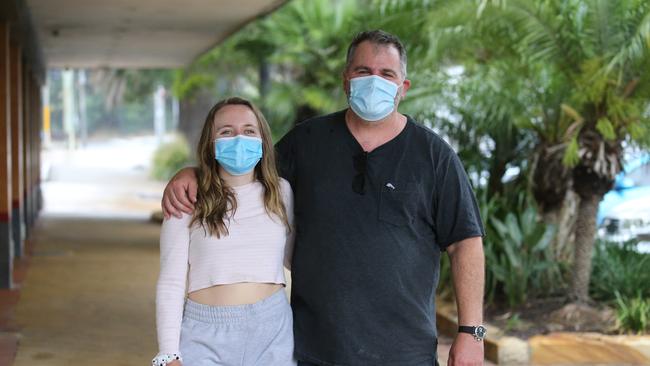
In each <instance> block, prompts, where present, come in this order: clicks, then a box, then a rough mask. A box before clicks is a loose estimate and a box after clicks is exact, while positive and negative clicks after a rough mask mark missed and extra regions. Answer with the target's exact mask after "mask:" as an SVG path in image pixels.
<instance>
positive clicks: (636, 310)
mask: <svg viewBox="0 0 650 366" xmlns="http://www.w3.org/2000/svg"><path fill="white" fill-rule="evenodd" d="M615 296H616V321H617V326H618V329H619V330H620V331H621V332H623V333H637V334H641V333H643V332H646V331H647V330H648V320H650V299H648V298H644V297H643V296H642V295H641V292H639V293H638V294H637V296H635V297H630V298H624V297H623V296H621V294H620V293H619V292H618V291H615Z"/></svg>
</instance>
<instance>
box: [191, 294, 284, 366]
mask: <svg viewBox="0 0 650 366" xmlns="http://www.w3.org/2000/svg"><path fill="white" fill-rule="evenodd" d="M180 351H181V354H182V355H183V366H294V365H296V360H295V359H294V356H293V317H292V314H291V307H290V306H289V302H288V300H287V297H286V295H285V293H284V290H280V291H278V292H276V293H275V294H273V295H271V296H269V297H268V298H266V299H264V300H262V301H259V302H256V303H254V304H250V305H234V306H210V305H203V304H199V303H196V302H194V301H192V300H190V299H187V300H186V302H185V310H184V312H183V323H182V326H181V339H180Z"/></svg>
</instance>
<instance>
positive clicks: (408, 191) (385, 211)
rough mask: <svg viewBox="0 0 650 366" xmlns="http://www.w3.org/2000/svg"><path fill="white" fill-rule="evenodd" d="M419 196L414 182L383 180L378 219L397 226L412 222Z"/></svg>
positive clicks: (417, 186)
mask: <svg viewBox="0 0 650 366" xmlns="http://www.w3.org/2000/svg"><path fill="white" fill-rule="evenodd" d="M419 196H420V195H419V185H418V184H417V183H416V182H413V181H410V182H400V181H396V182H389V181H387V182H385V183H384V185H383V187H381V193H380V198H379V220H381V221H384V222H386V223H389V224H392V225H397V226H404V225H409V224H411V223H413V222H414V221H415V218H416V217H417V212H416V211H417V200H418V197H419Z"/></svg>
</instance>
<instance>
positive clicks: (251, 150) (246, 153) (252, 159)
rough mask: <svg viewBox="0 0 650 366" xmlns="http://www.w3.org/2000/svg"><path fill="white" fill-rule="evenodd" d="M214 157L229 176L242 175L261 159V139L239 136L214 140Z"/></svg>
mask: <svg viewBox="0 0 650 366" xmlns="http://www.w3.org/2000/svg"><path fill="white" fill-rule="evenodd" d="M214 156H215V158H216V159H217V162H219V165H221V166H222V167H223V168H224V169H225V170H226V171H227V172H228V173H230V174H231V175H244V174H246V173H248V172H250V171H251V170H253V168H255V165H257V163H258V162H259V161H260V159H262V139H260V138H259V137H251V136H241V135H237V136H235V137H222V138H218V139H216V140H214Z"/></svg>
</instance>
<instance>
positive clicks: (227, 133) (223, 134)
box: [219, 130, 230, 136]
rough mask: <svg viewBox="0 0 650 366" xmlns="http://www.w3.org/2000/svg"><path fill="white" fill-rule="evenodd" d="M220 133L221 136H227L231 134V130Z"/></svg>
mask: <svg viewBox="0 0 650 366" xmlns="http://www.w3.org/2000/svg"><path fill="white" fill-rule="evenodd" d="M219 135H221V136H227V135H230V131H228V130H225V131H221V133H219Z"/></svg>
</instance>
